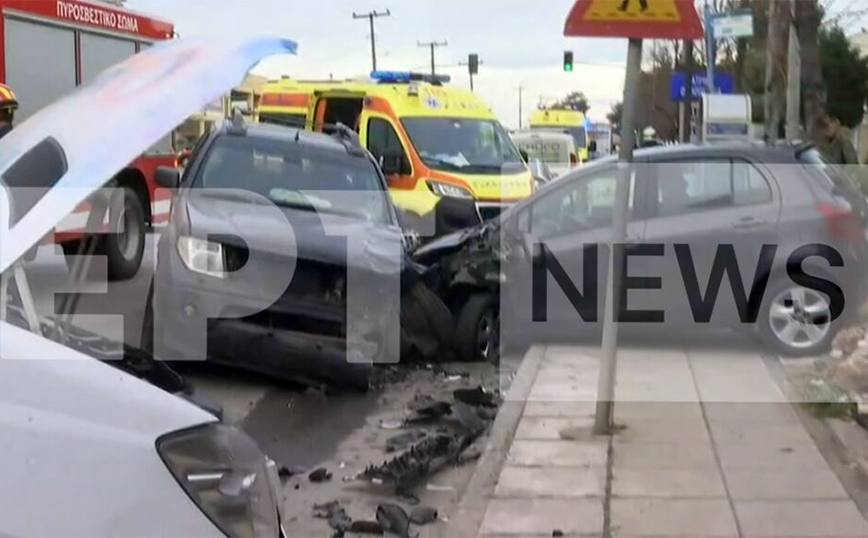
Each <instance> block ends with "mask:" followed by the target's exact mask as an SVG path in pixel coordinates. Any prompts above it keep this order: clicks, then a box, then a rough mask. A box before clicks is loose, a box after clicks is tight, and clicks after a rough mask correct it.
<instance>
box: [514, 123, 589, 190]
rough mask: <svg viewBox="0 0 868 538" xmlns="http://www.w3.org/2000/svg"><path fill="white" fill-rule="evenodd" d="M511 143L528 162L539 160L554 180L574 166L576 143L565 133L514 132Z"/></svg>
mask: <svg viewBox="0 0 868 538" xmlns="http://www.w3.org/2000/svg"><path fill="white" fill-rule="evenodd" d="M512 141H513V142H515V145H516V146H518V149H519V150H520V151H523V152H525V153H527V157H528V160H529V161H534V160H539V161H540V162H542V163H543V164H545V165H546V166H547V167H548V169H549V170H550V171H551V173H552V175H554V177H555V178H557V177H559V176H562V175H564V174H566V173H567V172H569V171H570V170H572V169H573V167H574V166H575V165H576V143H575V140H573V137H572V136H570V135H568V134H565V133H555V132H548V131H516V132H515V133H513V134H512Z"/></svg>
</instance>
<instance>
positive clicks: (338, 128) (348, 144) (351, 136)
mask: <svg viewBox="0 0 868 538" xmlns="http://www.w3.org/2000/svg"><path fill="white" fill-rule="evenodd" d="M322 128H323V132H325V129H331V133H330V134H331V135H332V136H333V137H335V138H337V139H338V140H340V141H341V142H342V143H343V145H344V147H345V148H347V153H349V154H351V155H357V156H363V155H365V148H363V147H362V143H361V141H360V139H359V133H357V132H355V131H354V130H352V129H350V128H349V127H347V126H346V125H344V124H343V123H340V122H338V123H335V124H329V123H323V124H322Z"/></svg>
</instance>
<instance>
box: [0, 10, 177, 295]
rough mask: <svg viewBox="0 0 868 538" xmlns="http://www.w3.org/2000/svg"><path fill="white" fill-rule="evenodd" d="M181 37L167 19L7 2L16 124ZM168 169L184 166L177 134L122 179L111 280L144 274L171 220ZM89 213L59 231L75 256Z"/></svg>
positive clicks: (4, 56) (7, 55)
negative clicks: (155, 237) (158, 230)
mask: <svg viewBox="0 0 868 538" xmlns="http://www.w3.org/2000/svg"><path fill="white" fill-rule="evenodd" d="M174 31H175V29H174V26H173V25H172V24H171V23H169V22H167V21H163V20H160V19H156V18H154V17H149V16H145V15H142V14H141V13H137V12H133V11H130V10H126V9H120V8H117V7H115V6H112V5H109V4H106V3H100V2H96V1H93V0H0V82H3V83H5V84H7V85H9V86H10V87H11V88H12V89H13V90H14V91H15V93H16V94H17V96H18V99H19V102H20V108H19V110H18V112H17V113H16V117H15V119H16V123H20V122H21V121H24V120H26V119H27V117H28V116H30V115H32V114H33V113H34V112H37V111H38V110H39V109H41V108H42V107H44V106H45V105H47V104H49V103H51V102H52V101H55V100H56V99H58V98H60V97H62V96H63V95H65V94H67V93H69V92H71V91H72V90H74V89H75V88H76V87H77V86H79V85H81V84H85V83H87V82H89V81H91V80H93V79H94V78H95V77H96V76H97V75H98V74H99V73H100V72H101V71H103V70H104V69H105V68H107V67H109V66H110V65H113V64H115V63H117V62H119V61H121V60H123V59H125V58H127V57H128V56H131V55H133V54H136V53H137V52H139V51H141V50H144V49H145V48H147V47H150V46H151V45H152V44H154V43H155V42H157V41H161V40H164V39H171V38H172V36H173V35H174ZM82 128H83V129H86V128H87V126H82ZM134 128H135V126H134V125H131V126H130V129H134ZM160 165H169V166H176V165H177V156H176V154H175V152H174V150H173V147H172V137H171V136H167V137H166V138H165V139H164V140H162V141H161V142H160V143H158V144H156V145H155V147H153V148H152V149H151V150H149V151H148V152H147V153H146V154H145V155H142V156H141V157H140V158H138V159H136V160H135V161H134V162H132V163H130V165H129V166H128V167H127V168H125V169H123V170H120V171H118V174H117V176H116V177H115V179H116V183H117V186H119V187H123V191H122V193H123V203H117V204H113V209H112V211H111V212H110V213H111V214H110V215H109V217H108V221H107V222H104V225H105V226H106V227H107V231H108V232H109V233H106V234H105V235H104V236H103V237H102V239H101V241H100V245H99V249H98V250H99V253H100V254H103V255H105V256H106V257H107V261H108V274H109V278H110V279H113V280H123V279H127V278H131V277H132V276H133V275H135V274H136V272H137V271H138V269H139V266H140V265H141V262H142V257H143V252H144V245H145V232H146V228H147V227H148V226H153V225H158V224H160V223H163V222H165V221H166V220H167V219H168V214H169V209H170V207H169V206H170V203H171V202H170V200H169V198H168V197H167V196H166V194H163V195H162V196H158V195H157V193H158V192H162V193H165V191H157V186H156V183H155V182H154V172H155V170H156V168H157V166H160ZM119 196H120V193H119ZM115 206H116V207H115ZM88 210H89V209H88V206H87V204H83V205H82V206H80V207H79V208H78V209H77V210H76V211H75V212H74V213H72V214H71V215H69V216H68V217H67V218H66V219H65V220H64V221H63V222H62V223H61V224H60V225H58V227H57V228H56V230H55V234H54V237H53V241H54V242H56V243H59V244H60V245H62V247H63V251H64V253H66V254H67V255H70V254H75V253H76V252H77V248H78V241H79V240H80V239H81V237H82V233H81V230H82V229H83V228H84V226H85V223H86V222H87V217H88Z"/></svg>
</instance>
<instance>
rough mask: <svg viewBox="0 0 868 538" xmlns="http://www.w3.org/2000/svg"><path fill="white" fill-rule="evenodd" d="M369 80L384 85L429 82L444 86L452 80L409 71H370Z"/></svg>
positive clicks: (441, 76)
mask: <svg viewBox="0 0 868 538" xmlns="http://www.w3.org/2000/svg"><path fill="white" fill-rule="evenodd" d="M371 78H372V79H374V80H376V81H377V82H381V83H384V84H396V83H397V84H400V83H410V82H429V83H431V84H446V83H447V82H449V81H450V80H452V78H451V77H450V76H449V75H423V74H421V73H411V72H410V71H371Z"/></svg>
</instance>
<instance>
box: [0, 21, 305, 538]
mask: <svg viewBox="0 0 868 538" xmlns="http://www.w3.org/2000/svg"><path fill="white" fill-rule="evenodd" d="M294 50H295V44H294V43H292V42H290V41H286V40H281V39H247V40H239V41H237V42H236V41H234V40H229V41H228V42H227V40H225V39H223V40H219V41H216V40H204V39H189V38H188V39H178V40H173V41H171V42H167V43H164V44H160V45H158V46H154V47H152V48H149V49H148V50H146V51H143V52H141V53H139V54H137V55H135V56H133V57H131V58H129V59H127V60H125V61H124V62H122V63H120V64H118V65H116V66H115V67H113V68H109V69H108V70H107V71H105V72H104V73H103V74H102V75H100V77H98V78H97V79H96V80H94V81H93V82H91V83H90V84H88V85H87V86H84V87H82V88H80V89H79V90H77V91H76V92H74V93H73V94H71V95H69V96H68V97H65V98H63V99H61V100H60V101H57V102H56V103H54V104H52V105H50V106H48V107H46V108H44V109H42V110H41V111H39V112H37V113H36V114H34V115H32V116H30V117H29V118H28V119H27V120H26V121H24V122H23V123H22V124H21V125H19V126H17V127H16V128H15V129H14V130H13V131H12V132H11V133H9V134H8V135H6V136H5V137H3V140H0V244H2V245H3V248H2V249H0V277H2V280H0V309H2V312H0V415H2V417H3V419H2V421H0V439H2V446H3V457H2V458H0V476H2V477H3V479H2V481H0V506H2V509H0V512H2V517H0V536H179V537H180V536H230V537H236V536H238V537H240V536H244V537H247V536H271V537H276V536H279V535H282V534H284V533H283V532H282V530H281V521H280V513H281V503H280V497H279V488H280V484H279V480H278V478H277V472H276V469H275V467H274V464H273V462H270V461H269V460H268V459H267V458H266V457H265V456H264V455H263V453H262V452H261V451H260V450H259V448H258V447H257V446H256V443H255V442H254V441H253V440H252V439H251V438H250V437H248V436H247V435H246V434H245V433H243V432H242V431H241V430H239V429H237V428H235V427H233V426H230V425H228V424H224V423H222V422H220V421H218V419H217V417H216V416H215V415H213V414H210V413H208V412H206V411H205V410H204V409H202V408H200V407H198V406H195V405H193V404H192V403H190V402H188V401H185V400H184V399H182V398H179V397H177V396H175V395H173V394H170V393H169V392H167V391H166V390H163V389H161V388H158V387H157V386H155V384H157V383H158V382H157V381H156V380H155V379H152V380H153V381H154V383H155V384H149V383H146V382H145V381H144V380H143V379H146V378H147V376H145V375H144V372H145V371H152V370H158V369H159V368H160V366H159V365H160V364H162V363H155V362H153V361H152V359H151V358H150V357H147V356H138V352H137V351H136V350H132V349H129V350H128V349H126V348H124V349H123V350H122V351H121V350H118V352H117V353H115V355H114V356H111V357H106V354H107V352H105V349H107V348H116V347H117V346H113V345H112V344H113V343H112V342H108V341H107V340H106V339H102V338H101V337H99V336H96V335H92V334H87V333H84V332H79V331H77V330H76V329H75V327H72V326H71V325H70V324H68V323H67V322H66V321H64V320H65V319H66V318H67V316H65V315H61V316H58V317H57V318H40V317H39V316H38V314H37V312H36V308H35V305H34V301H33V296H32V293H30V292H31V288H30V286H29V284H28V281H27V278H26V271H27V268H26V267H25V264H24V263H23V262H22V260H23V259H24V258H25V257H27V253H28V252H29V251H31V249H32V248H34V247H35V246H36V245H38V244H39V243H40V241H41V240H42V238H43V237H45V236H46V234H49V233H50V232H51V230H52V229H53V228H55V227H56V226H57V223H58V222H59V221H60V220H61V219H62V218H63V216H64V215H66V214H68V213H70V212H71V211H72V210H73V208H75V207H76V206H77V205H78V204H79V203H81V202H83V201H84V200H85V199H89V200H90V201H91V206H92V211H93V212H96V211H100V213H101V214H103V215H104V214H106V212H107V209H108V207H109V194H107V193H106V191H103V190H101V187H102V186H103V185H104V184H105V183H106V182H107V181H108V180H109V179H110V178H111V177H112V176H114V174H115V172H116V171H117V170H119V169H121V168H123V167H124V166H125V165H126V164H127V163H128V162H129V161H130V159H132V158H133V157H134V156H136V155H138V154H140V153H142V151H144V150H145V149H146V148H148V147H149V146H150V145H152V144H153V143H154V142H155V141H157V140H159V139H160V138H161V137H162V136H164V135H165V133H167V132H170V131H171V130H172V129H173V128H174V126H175V125H177V124H178V123H180V122H181V121H183V120H184V118H186V117H187V116H189V115H190V114H191V113H193V112H195V111H196V110H198V109H200V108H202V107H203V106H204V105H205V104H206V103H207V102H208V101H210V100H211V99H213V98H214V97H215V96H217V95H220V94H221V93H224V92H227V91H229V90H230V88H232V86H233V85H234V84H236V83H237V82H238V81H239V80H241V78H242V77H243V75H244V74H245V73H246V72H247V71H248V70H249V69H250V68H251V67H252V66H253V65H254V64H256V63H257V62H258V61H259V60H261V59H262V58H263V57H265V56H269V55H271V54H276V53H286V52H294ZM131 126H135V128H131ZM97 208H99V209H97ZM97 216H99V215H97ZM99 222H102V220H101V219H100V220H99ZM87 259H88V258H87V257H86V256H80V257H77V259H76V261H75V262H74V266H73V273H74V274H78V275H83V274H86V272H87V267H86V264H87V263H88V262H87ZM12 283H14V286H15V287H14V290H15V293H12V290H13V287H12V286H11V285H10V284H12ZM7 290H9V291H10V293H8V297H7ZM70 303H72V304H73V306H71V307H70V306H69V303H67V302H66V301H64V302H63V306H61V307H60V308H61V310H64V312H63V313H62V314H72V313H73V312H74V303H75V301H71V302H70ZM67 309H68V311H67ZM48 337H52V338H56V339H57V341H53V340H50V339H49V338H48ZM97 357H98V358H104V359H106V360H105V361H103V360H98V358H97ZM108 359H116V360H108ZM134 363H135V364H139V365H140V370H137V369H136V368H134V367H133V366H134ZM131 373H135V374H140V373H141V374H143V375H136V376H134V375H130V374H131ZM137 377H138V378H137ZM161 386H163V387H164V388H166V387H165V386H164V385H161ZM167 390H172V391H175V390H177V389H167Z"/></svg>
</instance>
